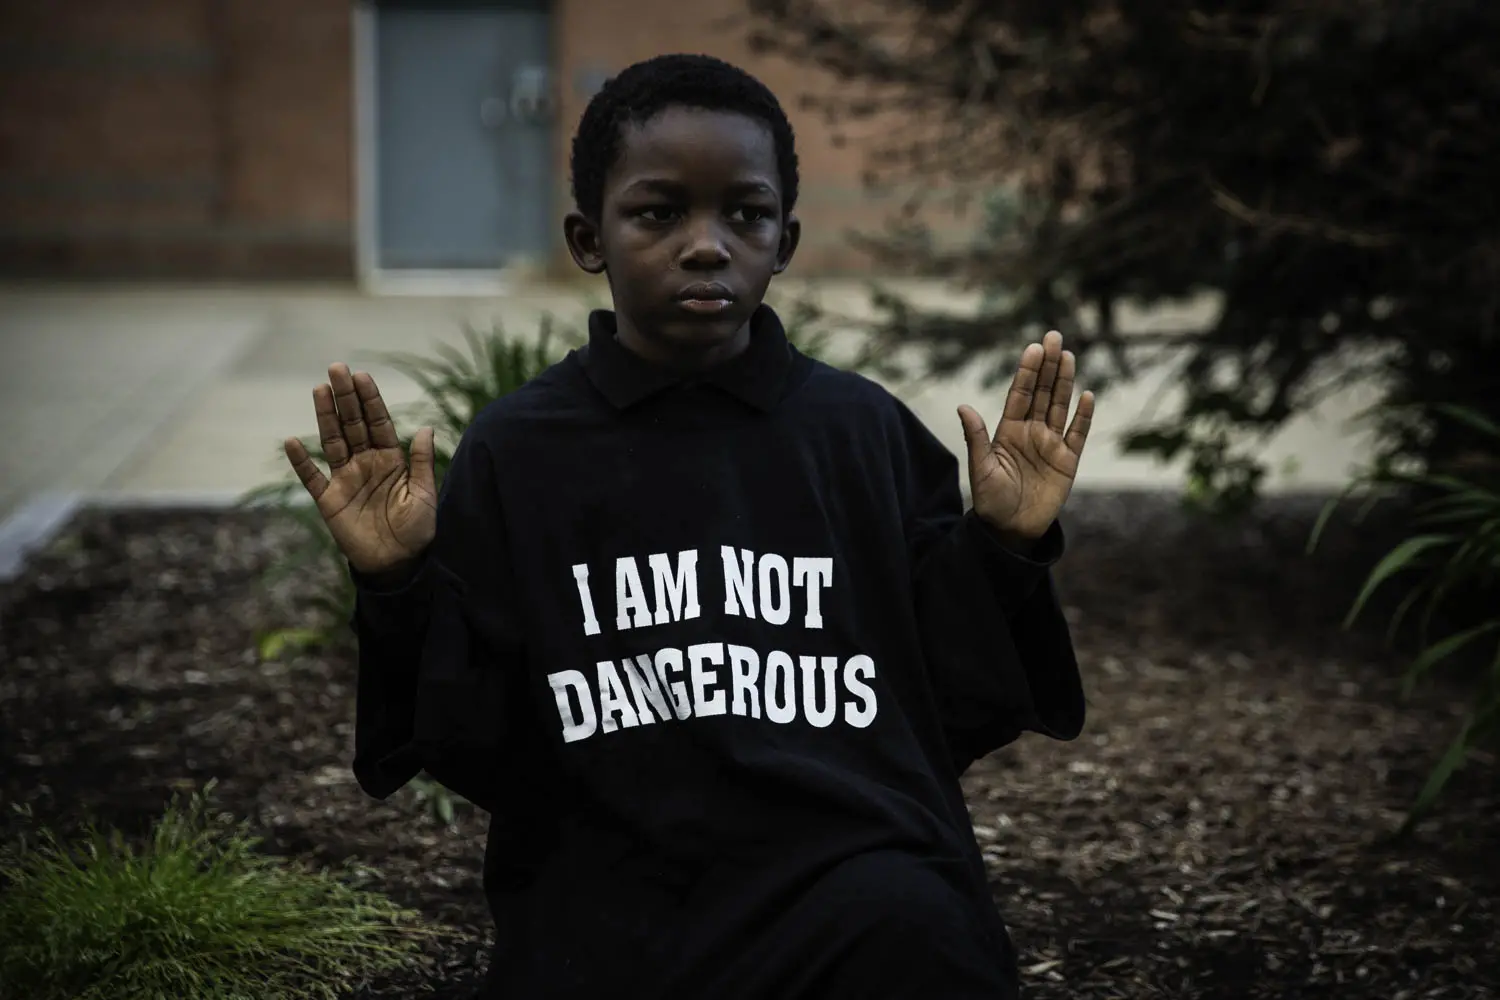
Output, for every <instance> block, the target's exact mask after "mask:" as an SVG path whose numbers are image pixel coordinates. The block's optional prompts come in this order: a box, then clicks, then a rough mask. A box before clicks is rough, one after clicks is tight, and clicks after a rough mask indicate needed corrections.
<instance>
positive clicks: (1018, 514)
mask: <svg viewBox="0 0 1500 1000" xmlns="http://www.w3.org/2000/svg"><path fill="white" fill-rule="evenodd" d="M1062 342H1063V340H1062V334H1060V333H1058V332H1057V331H1056V330H1053V331H1051V332H1050V333H1048V334H1047V335H1046V336H1045V337H1043V338H1042V342H1041V343H1040V344H1036V343H1033V344H1028V345H1027V346H1026V350H1025V351H1023V352H1022V353H1021V364H1020V365H1019V366H1018V367H1017V368H1016V375H1015V378H1014V379H1012V380H1011V384H1010V392H1009V394H1007V396H1006V398H1005V410H1004V412H1003V413H1002V414H1001V416H1000V423H999V426H997V427H996V428H995V436H994V437H993V438H992V437H990V435H989V431H988V430H987V429H986V427H985V424H984V418H983V417H981V416H980V415H979V414H978V413H976V412H975V411H974V409H973V407H969V406H960V407H959V408H958V417H959V419H960V420H961V421H963V425H964V438H965V440H966V441H967V442H968V446H969V488H970V491H971V495H972V497H973V503H974V513H975V514H978V515H979V516H980V517H982V518H984V519H985V520H986V521H987V522H989V523H990V525H992V526H993V527H994V528H995V529H996V530H997V531H998V532H1000V534H1001V535H1002V536H1005V537H1006V538H1008V539H1013V540H1017V541H1020V542H1026V541H1031V540H1034V539H1037V538H1040V537H1041V536H1042V535H1043V534H1045V533H1046V531H1047V528H1048V526H1049V525H1051V524H1052V521H1053V520H1054V519H1055V518H1056V517H1057V514H1058V512H1059V511H1060V510H1062V505H1063V502H1064V501H1066V500H1067V499H1068V493H1069V491H1070V490H1071V489H1072V488H1073V480H1074V479H1075V478H1076V477H1077V475H1078V460H1079V458H1080V456H1082V454H1083V446H1084V443H1085V442H1086V441H1087V440H1088V436H1089V424H1090V423H1091V422H1092V421H1093V418H1094V394H1093V393H1092V392H1085V393H1084V394H1083V395H1082V396H1080V397H1079V398H1078V411H1077V413H1075V414H1074V415H1073V420H1072V422H1071V423H1069V422H1068V408H1069V406H1070V405H1071V403H1072V401H1073V379H1074V376H1075V373H1076V370H1077V361H1076V359H1075V358H1074V357H1073V352H1072V351H1065V350H1063V347H1062Z"/></svg>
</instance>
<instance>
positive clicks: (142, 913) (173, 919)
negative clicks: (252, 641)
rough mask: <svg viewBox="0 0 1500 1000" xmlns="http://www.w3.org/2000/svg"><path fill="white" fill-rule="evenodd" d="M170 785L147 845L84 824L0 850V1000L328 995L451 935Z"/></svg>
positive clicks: (298, 999)
mask: <svg viewBox="0 0 1500 1000" xmlns="http://www.w3.org/2000/svg"><path fill="white" fill-rule="evenodd" d="M213 787H214V786H213V782H209V783H208V784H207V785H206V786H205V787H204V788H203V789H202V790H201V791H199V792H196V793H194V794H193V795H192V797H191V798H190V800H189V801H188V802H187V803H186V804H183V803H181V801H180V799H179V797H177V796H174V797H173V799H172V802H171V804H170V805H169V806H168V807H167V809H166V811H165V814H164V815H163V816H162V817H161V818H160V819H159V820H158V821H157V822H156V823H155V824H154V827H153V829H152V831H151V833H150V835H149V836H148V837H147V838H145V840H144V842H135V841H132V840H130V839H128V838H127V837H125V836H124V835H123V834H122V833H120V832H119V831H118V830H114V829H110V830H101V829H99V828H98V827H97V826H94V825H88V826H86V827H85V830H84V833H83V835H82V836H80V837H78V838H76V839H75V840H74V841H73V842H70V843H64V842H63V841H62V840H61V839H60V838H58V837H57V836H56V835H54V834H53V833H52V832H51V831H50V830H45V829H44V830H42V831H40V832H39V833H38V834H37V835H36V836H35V838H34V842H31V841H30V840H28V839H23V840H22V841H21V842H20V843H19V844H18V845H16V844H12V845H7V847H6V848H5V849H4V850H3V851H0V997H4V998H6V1000H10V998H15V1000H22V998H24V1000H164V998H184V1000H185V998H192V1000H309V998H318V1000H333V998H335V997H337V996H340V995H342V994H345V993H347V991H348V990H349V989H350V988H351V987H352V986H353V985H354V984H356V983H357V982H359V981H360V980H363V979H366V978H368V977H369V976H371V975H374V974H379V973H387V972H391V971H394V970H396V969H400V968H403V967H408V966H411V965H412V964H413V963H415V961H416V960H417V957H418V949H419V946H420V944H421V942H422V940H423V939H430V938H432V937H435V936H443V935H448V934H451V933H453V932H451V931H447V930H444V929H443V928H441V927H438V926H436V925H432V924H428V923H426V922H424V921H423V920H422V919H421V918H420V917H419V915H418V914H416V913H415V912H413V911H410V910H405V909H402V908H401V907H399V906H397V905H396V904H395V903H393V902H391V901H390V900H389V899H387V898H385V897H384V896H382V895H381V894H379V893H376V892H371V891H367V890H365V889H362V888H360V887H359V884H360V882H361V881H362V879H363V878H364V877H365V875H366V874H367V873H365V872H362V871H361V870H360V869H358V868H356V867H354V866H352V865H351V866H346V868H345V870H344V871H342V872H333V871H329V870H314V869H312V868H311V867H310V866H307V865H305V864H300V863H295V862H292V861H288V860H285V859H280V858H275V857H271V856H267V855H263V854H260V853H258V852H257V850H256V848H257V847H258V845H259V839H258V838H256V837H254V836H252V835H251V834H250V833H249V832H248V829H247V827H246V825H245V824H244V823H234V822H232V821H231V820H230V818H229V817H228V816H227V815H225V814H216V813H214V812H213V811H212V810H211V809H210V808H209V799H210V796H211V794H212V792H213Z"/></svg>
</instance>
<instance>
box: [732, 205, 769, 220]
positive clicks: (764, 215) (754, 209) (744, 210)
mask: <svg viewBox="0 0 1500 1000" xmlns="http://www.w3.org/2000/svg"><path fill="white" fill-rule="evenodd" d="M770 216H771V213H770V212H769V211H768V210H766V209H764V208H761V207H759V206H757V205H741V206H740V207H739V208H736V209H735V210H734V211H733V212H731V213H730V214H729V218H730V220H731V221H733V222H760V221H761V220H763V219H768V218H770Z"/></svg>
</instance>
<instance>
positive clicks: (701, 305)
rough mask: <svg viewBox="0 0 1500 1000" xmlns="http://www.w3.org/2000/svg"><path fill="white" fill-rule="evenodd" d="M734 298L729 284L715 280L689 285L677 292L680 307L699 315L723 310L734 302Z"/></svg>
mask: <svg viewBox="0 0 1500 1000" xmlns="http://www.w3.org/2000/svg"><path fill="white" fill-rule="evenodd" d="M734 298H735V296H734V292H733V291H731V290H730V288H729V286H728V285H722V284H720V283H719V282H717V281H713V282H703V283H700V284H696V285H689V286H688V287H686V288H684V289H683V290H682V291H680V292H678V293H677V301H678V303H679V304H681V306H682V308H684V309H686V310H688V311H689V312H693V313H698V314H700V315H712V314H714V313H720V312H723V311H724V310H726V309H728V308H729V307H730V306H731V305H732V304H733V303H734Z"/></svg>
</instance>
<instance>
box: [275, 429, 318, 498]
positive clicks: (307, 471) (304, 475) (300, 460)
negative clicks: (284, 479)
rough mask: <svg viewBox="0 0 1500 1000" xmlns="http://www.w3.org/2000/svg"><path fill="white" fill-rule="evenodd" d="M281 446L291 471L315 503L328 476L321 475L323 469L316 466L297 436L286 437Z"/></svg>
mask: <svg viewBox="0 0 1500 1000" xmlns="http://www.w3.org/2000/svg"><path fill="white" fill-rule="evenodd" d="M281 447H282V450H283V451H285V452H286V458H287V461H288V462H291V463H292V471H293V472H295V473H296V474H297V478H298V479H300V480H301V481H302V485H303V486H305V487H306V488H307V493H308V495H309V496H311V497H312V498H313V502H314V503H316V502H317V501H318V500H319V499H320V498H321V497H322V496H323V491H324V490H326V489H328V477H327V476H325V475H323V470H322V469H320V468H318V463H317V462H314V461H313V457H312V455H310V454H308V451H307V446H306V445H304V444H303V443H302V442H301V441H300V440H298V439H297V438H287V439H286V440H285V441H283V442H282V443H281Z"/></svg>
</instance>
